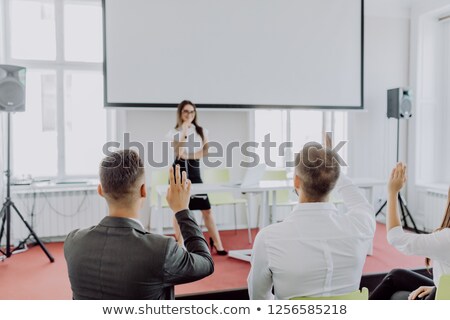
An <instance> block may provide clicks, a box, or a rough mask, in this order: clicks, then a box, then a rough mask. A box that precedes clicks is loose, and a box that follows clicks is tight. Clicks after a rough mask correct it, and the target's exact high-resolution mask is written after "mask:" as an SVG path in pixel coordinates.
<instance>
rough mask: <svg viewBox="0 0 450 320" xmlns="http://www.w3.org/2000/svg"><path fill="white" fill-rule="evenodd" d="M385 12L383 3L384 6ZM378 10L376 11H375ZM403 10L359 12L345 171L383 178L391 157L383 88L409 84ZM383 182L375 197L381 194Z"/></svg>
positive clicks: (392, 123) (392, 136) (391, 124)
mask: <svg viewBox="0 0 450 320" xmlns="http://www.w3.org/2000/svg"><path fill="white" fill-rule="evenodd" d="M384 10H385V12H390V11H389V8H387V7H385V8H384ZM377 12H378V11H377ZM405 16H407V15H406V14H401V15H400V14H399V15H398V16H397V17H393V16H392V14H391V16H389V17H380V16H375V15H373V16H370V15H366V17H365V21H364V22H365V24H364V27H365V37H364V41H365V46H364V53H365V55H364V59H365V60H364V72H365V73H364V105H365V111H362V112H350V113H349V118H348V123H349V132H348V136H349V142H348V148H349V153H348V154H349V159H348V164H349V175H350V176H352V177H355V178H356V177H357V178H371V179H377V180H386V179H387V176H388V172H389V171H390V168H391V167H392V166H393V165H394V164H395V161H396V135H397V127H396V126H397V121H396V120H394V119H387V116H386V109H387V89H391V88H396V87H405V86H408V85H409V25H410V20H409V19H408V18H405ZM406 125H408V124H407V122H406V121H401V129H402V130H401V138H402V139H401V142H400V146H401V147H402V148H401V156H400V160H403V161H404V160H406V159H405V158H406V152H405V150H404V149H405V147H406V143H405V133H406V132H405V130H404V127H405V126H406ZM383 193H384V188H381V190H379V191H377V192H376V194H375V197H376V198H377V197H384V195H383Z"/></svg>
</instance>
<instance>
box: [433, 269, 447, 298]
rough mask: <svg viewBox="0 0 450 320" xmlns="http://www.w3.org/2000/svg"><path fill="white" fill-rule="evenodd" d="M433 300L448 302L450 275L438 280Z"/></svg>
mask: <svg viewBox="0 0 450 320" xmlns="http://www.w3.org/2000/svg"><path fill="white" fill-rule="evenodd" d="M435 299H436V300H450V274H444V275H442V276H441V278H440V279H439V285H438V287H437V290H436V297H435Z"/></svg>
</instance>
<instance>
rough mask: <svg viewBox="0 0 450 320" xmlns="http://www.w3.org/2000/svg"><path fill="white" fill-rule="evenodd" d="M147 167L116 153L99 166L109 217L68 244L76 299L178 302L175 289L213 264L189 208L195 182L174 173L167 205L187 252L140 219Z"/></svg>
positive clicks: (127, 153)
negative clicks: (176, 223) (148, 229)
mask: <svg viewBox="0 0 450 320" xmlns="http://www.w3.org/2000/svg"><path fill="white" fill-rule="evenodd" d="M144 180H145V179H144V168H143V163H142V160H141V159H140V158H139V156H138V154H137V153H136V152H134V151H131V150H123V151H118V152H113V153H112V154H111V155H109V156H107V157H105V158H104V159H103V161H102V163H101V165H100V184H99V186H98V193H99V194H100V195H101V196H102V197H104V198H105V199H106V202H107V204H108V208H109V215H108V216H107V217H105V218H104V219H103V220H102V221H100V223H99V224H98V225H96V226H93V227H91V228H88V229H83V230H74V231H72V232H71V233H70V234H69V235H68V236H67V239H66V241H65V243H64V255H65V258H66V261H67V267H68V272H69V278H70V284H71V287H72V292H73V298H74V299H174V285H176V284H181V283H187V282H192V281H196V280H199V279H201V278H204V277H206V276H208V275H210V274H212V273H213V271H214V264H213V260H212V257H211V255H210V253H209V250H208V246H207V243H206V241H205V239H204V237H203V234H202V232H201V230H200V228H199V227H198V225H197V223H196V222H195V220H194V218H193V216H192V214H191V213H190V212H189V210H188V205H189V197H190V188H191V183H190V181H189V180H187V179H186V174H185V172H183V175H182V176H181V175H180V168H179V167H177V168H176V169H175V177H174V169H173V168H171V169H170V185H169V189H168V192H167V202H168V203H169V206H170V208H171V209H172V210H173V212H175V217H176V219H177V221H178V224H179V226H180V229H181V233H182V235H183V238H184V245H185V247H186V249H184V248H181V247H180V246H178V244H177V242H176V241H175V239H174V238H173V237H166V236H163V235H157V234H151V233H149V232H147V231H145V229H144V228H143V226H142V224H141V223H140V221H139V220H138V216H139V213H138V211H139V209H140V208H141V207H142V204H143V202H144V201H145V197H146V193H147V191H146V187H145V181H144Z"/></svg>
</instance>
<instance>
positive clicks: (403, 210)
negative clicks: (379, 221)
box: [375, 117, 420, 233]
mask: <svg viewBox="0 0 450 320" xmlns="http://www.w3.org/2000/svg"><path fill="white" fill-rule="evenodd" d="M399 144H400V117H398V118H397V162H398V159H399ZM397 200H398V205H399V207H400V211H401V213H402V221H403V227H404V228H408V229H410V227H409V226H408V221H407V220H406V219H407V218H408V219H409V221H411V224H412V225H413V227H412V229H414V231H415V232H416V233H420V232H419V230H418V229H417V226H416V223H415V222H414V219H413V217H412V216H411V213H410V212H409V209H408V207H407V206H406V203H405V202H404V200H403V198H402V196H401V195H400V192H399V193H398V197H397ZM386 204H387V200H386V201H384V203H383V205H382V206H381V207H380V209H378V211H377V213H375V217H377V216H378V215H379V214H380V212H381V211H382V210H383V208H384V207H385V206H386Z"/></svg>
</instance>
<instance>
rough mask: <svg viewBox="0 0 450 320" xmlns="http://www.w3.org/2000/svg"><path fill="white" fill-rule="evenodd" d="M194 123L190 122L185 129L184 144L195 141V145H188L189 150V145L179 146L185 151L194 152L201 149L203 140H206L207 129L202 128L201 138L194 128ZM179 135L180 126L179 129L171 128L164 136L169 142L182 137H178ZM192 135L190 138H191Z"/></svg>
mask: <svg viewBox="0 0 450 320" xmlns="http://www.w3.org/2000/svg"><path fill="white" fill-rule="evenodd" d="M195 128H196V127H195V125H194V124H191V126H190V127H189V128H188V129H187V131H186V137H187V138H186V144H189V143H190V142H191V141H192V142H194V143H195V145H192V146H190V148H191V149H190V150H189V149H188V148H189V147H183V148H181V149H182V150H183V151H184V152H185V153H196V152H198V151H201V150H202V149H203V145H204V144H205V142H207V141H208V129H205V128H203V137H204V139H203V140H202V137H200V135H199V134H198V133H197V131H196V130H195ZM180 135H181V128H179V129H171V130H170V131H169V132H168V133H167V135H166V137H167V139H168V140H169V142H170V143H171V142H174V141H180V140H181V138H182V137H180ZM191 136H192V138H191Z"/></svg>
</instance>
